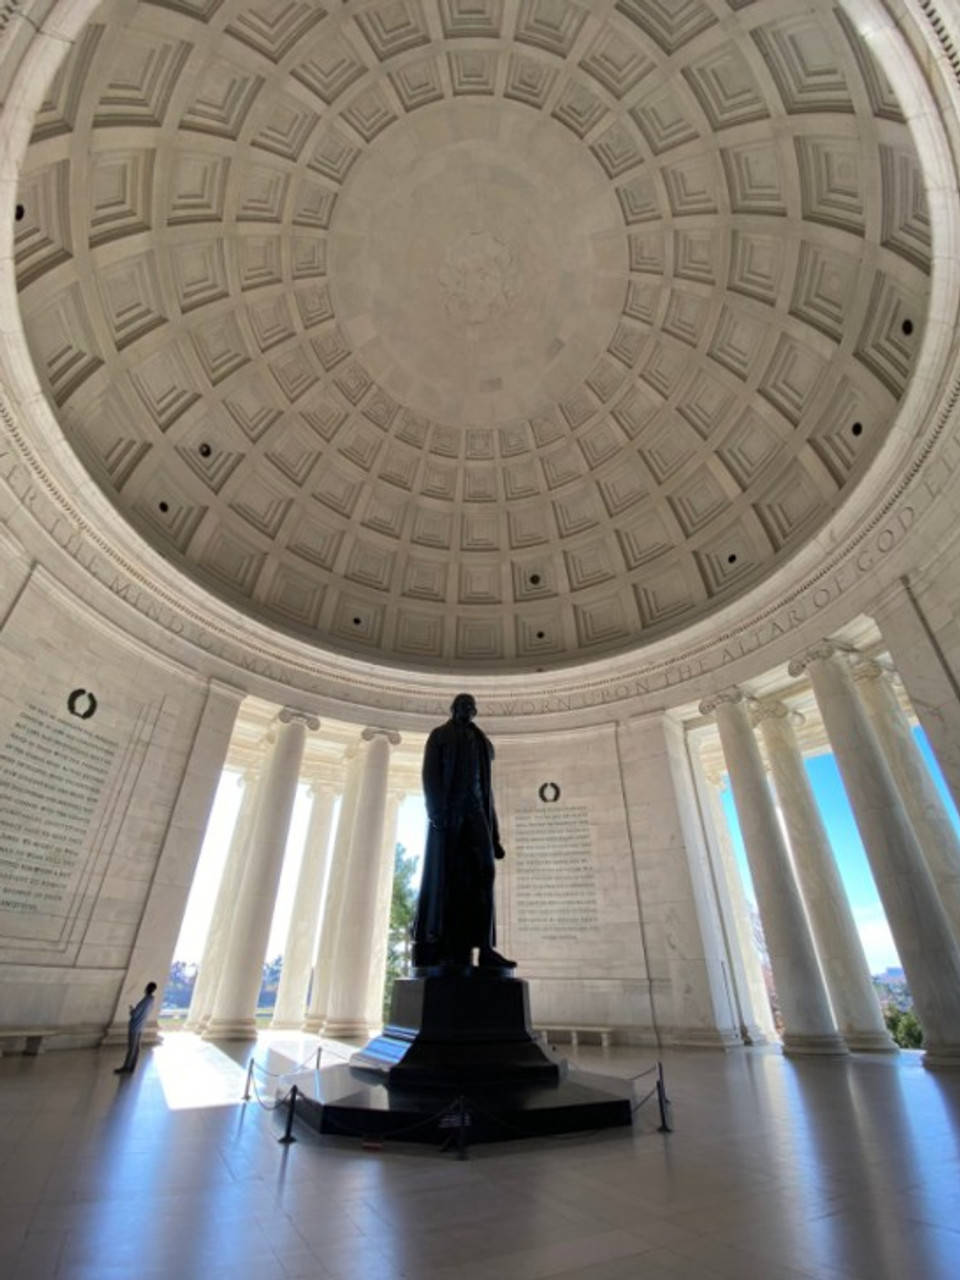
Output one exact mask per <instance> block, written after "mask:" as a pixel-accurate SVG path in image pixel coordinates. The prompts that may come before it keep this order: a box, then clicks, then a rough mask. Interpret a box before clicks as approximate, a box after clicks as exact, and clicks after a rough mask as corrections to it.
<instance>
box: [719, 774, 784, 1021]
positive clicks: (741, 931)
mask: <svg viewBox="0 0 960 1280" xmlns="http://www.w3.org/2000/svg"><path fill="white" fill-rule="evenodd" d="M701 795H703V796H704V798H705V800H706V808H707V813H706V819H707V821H708V822H709V824H710V828H711V832H712V835H713V842H712V843H713V846H714V848H715V849H716V852H717V862H718V866H717V881H718V896H719V897H720V903H721V909H722V912H723V916H724V918H725V920H727V921H729V929H730V932H731V934H732V937H731V938H730V944H729V946H730V950H731V951H735V955H734V957H733V958H732V960H731V964H732V965H734V966H735V979H736V984H737V995H738V1003H739V1005H740V1012H741V1018H742V1019H743V1027H742V1028H741V1031H742V1033H743V1034H745V1036H746V1038H747V1039H748V1040H749V1042H750V1043H751V1044H766V1043H767V1042H768V1041H771V1040H773V1041H775V1040H776V1038H777V1031H776V1027H775V1026H774V1022H773V1010H772V1009H771V1008H770V997H769V995H768V993H767V984H766V982H765V981H764V978H763V967H762V965H761V963H760V953H759V952H758V950H757V945H756V943H755V942H754V939H753V926H752V924H751V921H750V909H749V907H748V906H747V897H746V894H745V893H744V892H743V881H742V879H741V878H740V872H739V871H738V870H737V864H736V860H735V859H734V855H733V848H732V846H731V844H730V833H729V831H728V829H727V820H726V817H725V815H724V812H723V804H722V802H721V800H720V792H719V790H718V789H717V787H716V786H714V785H713V783H712V782H710V781H709V780H707V779H706V778H704V779H703V781H702V786H701Z"/></svg>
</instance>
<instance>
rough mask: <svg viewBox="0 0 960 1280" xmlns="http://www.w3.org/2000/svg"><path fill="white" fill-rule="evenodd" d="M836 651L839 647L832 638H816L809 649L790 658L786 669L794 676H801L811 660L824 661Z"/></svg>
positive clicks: (836, 652) (838, 650) (837, 651)
mask: <svg viewBox="0 0 960 1280" xmlns="http://www.w3.org/2000/svg"><path fill="white" fill-rule="evenodd" d="M838 653H840V649H839V648H838V647H837V646H836V645H835V644H834V643H833V641H832V640H827V639H823V640H818V641H817V643H816V644H812V645H811V646H810V648H809V649H804V651H803V653H798V654H797V656H796V657H795V658H791V659H790V661H789V663H788V664H787V671H788V672H789V673H790V675H792V676H794V677H796V676H802V675H803V674H804V673H805V672H806V670H807V667H809V665H810V663H811V662H826V660H827V659H828V658H832V657H834V656H835V655H836V654H838Z"/></svg>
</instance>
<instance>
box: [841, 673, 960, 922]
mask: <svg viewBox="0 0 960 1280" xmlns="http://www.w3.org/2000/svg"><path fill="white" fill-rule="evenodd" d="M853 674H854V679H855V680H856V684H857V690H858V692H859V694H860V697H861V698H862V699H863V704H864V706H865V707H866V709H867V715H868V717H869V719H870V723H871V724H872V725H873V731H874V733H875V734H876V735H877V738H878V739H879V741H880V746H881V747H882V748H883V754H884V755H885V756H886V759H887V764H888V765H889V766H890V772H891V773H892V774H893V779H894V782H896V784H897V787H898V789H899V791H900V795H901V797H902V798H903V803H904V805H905V807H906V810H907V815H908V817H909V818H910V821H911V822H912V824H913V829H914V831H915V832H916V836H917V839H918V840H919V841H920V848H921V849H922V850H923V856H924V857H925V858H926V861H927V867H928V868H929V870H930V874H931V875H932V876H933V882H934V884H935V885H936V886H937V891H938V893H939V894H940V901H941V902H942V903H943V907H944V910H945V911H946V913H947V916H948V918H949V920H950V925H951V927H952V929H953V937H954V941H958V942H960V840H958V839H957V833H956V831H955V830H954V826H953V823H952V822H951V821H950V815H949V814H948V813H947V810H946V807H945V806H944V803H943V801H942V800H941V799H940V793H939V791H938V790H937V787H936V784H935V783H934V780H933V778H932V776H931V774H930V770H929V769H928V768H927V765H926V762H925V760H924V758H923V756H922V755H921V754H920V748H919V747H918V746H917V742H916V739H915V738H914V736H913V731H912V730H911V728H910V722H909V720H908V719H907V717H906V715H905V714H904V711H903V708H902V707H901V706H900V703H899V701H898V699H897V694H896V690H895V689H894V688H893V685H892V684H891V683H890V677H889V675H888V673H887V672H886V671H884V669H883V668H882V667H881V666H880V665H879V664H878V663H876V662H861V663H857V665H856V667H854V672H853Z"/></svg>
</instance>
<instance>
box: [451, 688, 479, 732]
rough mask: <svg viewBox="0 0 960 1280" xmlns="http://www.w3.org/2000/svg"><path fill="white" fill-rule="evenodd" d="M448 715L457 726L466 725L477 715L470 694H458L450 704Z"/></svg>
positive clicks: (475, 706)
mask: <svg viewBox="0 0 960 1280" xmlns="http://www.w3.org/2000/svg"><path fill="white" fill-rule="evenodd" d="M450 714H451V716H453V718H454V720H456V721H457V722H458V723H459V724H467V723H469V721H471V720H472V719H473V717H474V716H475V715H476V714H477V704H476V703H475V702H474V700H473V694H472V693H458V694H457V696H456V697H455V698H454V700H453V702H452V703H451V704H450Z"/></svg>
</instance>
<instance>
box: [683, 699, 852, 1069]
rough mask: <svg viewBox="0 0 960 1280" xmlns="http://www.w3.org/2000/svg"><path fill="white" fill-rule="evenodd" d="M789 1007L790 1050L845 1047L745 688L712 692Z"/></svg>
mask: <svg viewBox="0 0 960 1280" xmlns="http://www.w3.org/2000/svg"><path fill="white" fill-rule="evenodd" d="M714 708H715V709H716V716H717V727H718V728H719V730H720V742H721V744H722V746H723V756H724V760H725V762H726V765H727V771H728V773H729V775H730V785H731V787H732V789H733V798H734V802H735V804H736V806H737V816H738V817H739V819H740V830H741V831H742V833H743V842H744V845H745V847H746V851H747V860H748V861H749V863H750V873H751V875H752V877H753V885H754V888H755V889H756V893H757V905H758V907H759V908H760V918H761V920H762V921H763V931H764V935H765V937H766V940H767V950H768V952H769V954H770V966H771V968H772V969H773V980H774V983H775V985H776V988H777V997H778V999H779V1001H780V1012H781V1013H782V1015H783V1023H784V1033H783V1048H784V1052H785V1053H844V1052H846V1046H845V1045H844V1043H843V1040H842V1038H841V1037H840V1036H839V1035H838V1034H837V1029H836V1025H835V1023H834V1020H833V1014H832V1012H831V1010H830V1001H829V999H828V997H827V989H826V986H825V984H824V981H823V974H822V973H821V972H820V965H819V963H818V961H817V953H816V950H815V948H814V945H813V938H812V937H811V934H810V928H809V925H808V924H807V917H806V914H805V912H804V908H803V901H802V899H801V897H800V890H799V887H798V885H797V881H796V877H795V875H794V873H793V867H792V866H791V865H790V855H789V853H788V851H787V846H786V842H785V841H784V838H783V833H782V831H781V830H780V824H779V822H778V821H777V812H776V808H775V807H774V803H773V797H772V796H771V794H770V788H769V787H768V785H767V777H766V773H765V771H764V768H763V762H762V760H761V759H760V749H759V747H758V746H757V742H756V739H755V738H754V736H753V729H752V728H751V727H750V721H749V719H748V717H747V712H746V708H745V707H744V705H743V702H742V701H741V700H740V697H739V694H735V695H732V696H727V697H722V698H721V699H718V700H710V701H709V702H707V703H704V704H702V705H701V710H702V711H709V710H713V709H714Z"/></svg>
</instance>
